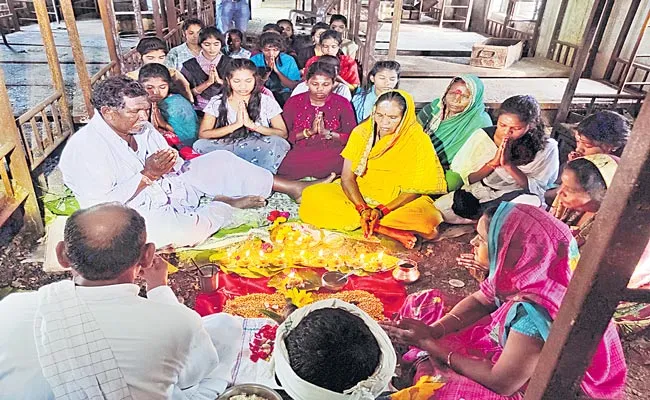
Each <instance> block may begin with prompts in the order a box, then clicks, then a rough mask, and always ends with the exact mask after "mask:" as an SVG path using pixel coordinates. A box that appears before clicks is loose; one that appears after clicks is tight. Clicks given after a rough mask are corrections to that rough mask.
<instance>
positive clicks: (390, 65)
mask: <svg viewBox="0 0 650 400" xmlns="http://www.w3.org/2000/svg"><path fill="white" fill-rule="evenodd" d="M385 70H390V71H395V72H396V73H397V85H395V87H394V89H398V88H399V78H400V76H401V74H402V66H401V65H400V63H398V62H397V61H377V62H376V63H375V65H374V66H373V67H372V69H371V70H370V72H368V80H367V81H366V84H365V85H364V87H363V90H361V92H360V93H361V96H362V97H363V98H362V99H361V104H362V107H363V105H364V104H366V98H367V97H368V94H369V93H370V91H371V90H372V87H373V85H374V83H373V82H372V81H371V80H370V77H374V76H375V75H377V74H378V73H379V72H381V71H385Z"/></svg>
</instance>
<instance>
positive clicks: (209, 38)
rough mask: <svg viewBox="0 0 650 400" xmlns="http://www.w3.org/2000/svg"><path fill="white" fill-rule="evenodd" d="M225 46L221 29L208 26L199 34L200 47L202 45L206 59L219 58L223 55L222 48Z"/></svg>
mask: <svg viewBox="0 0 650 400" xmlns="http://www.w3.org/2000/svg"><path fill="white" fill-rule="evenodd" d="M224 44H225V43H224V39H223V35H222V34H221V32H220V31H219V29H217V28H215V27H214V26H207V27H205V28H203V29H201V32H200V33H199V45H201V50H202V51H203V54H204V55H205V56H206V57H208V58H210V59H214V58H215V57H217V56H218V55H219V54H220V53H221V48H222V47H223V45H224Z"/></svg>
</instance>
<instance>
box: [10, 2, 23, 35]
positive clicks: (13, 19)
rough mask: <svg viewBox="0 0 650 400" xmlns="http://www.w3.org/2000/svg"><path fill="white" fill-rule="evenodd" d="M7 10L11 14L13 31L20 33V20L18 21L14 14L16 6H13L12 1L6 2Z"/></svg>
mask: <svg viewBox="0 0 650 400" xmlns="http://www.w3.org/2000/svg"><path fill="white" fill-rule="evenodd" d="M7 8H8V9H9V12H10V13H11V19H12V21H13V25H14V29H15V30H16V31H20V19H18V15H17V14H16V6H15V4H14V0H7Z"/></svg>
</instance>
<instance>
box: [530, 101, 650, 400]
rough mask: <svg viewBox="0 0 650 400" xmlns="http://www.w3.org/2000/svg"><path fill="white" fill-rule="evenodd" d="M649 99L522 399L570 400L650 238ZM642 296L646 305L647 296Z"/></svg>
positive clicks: (622, 297) (636, 122)
mask: <svg viewBox="0 0 650 400" xmlns="http://www.w3.org/2000/svg"><path fill="white" fill-rule="evenodd" d="M649 131H650V95H649V96H648V97H646V99H645V102H644V104H643V107H642V108H641V112H640V113H639V116H638V118H637V119H636V121H635V123H634V128H633V130H632V135H631V137H630V140H629V141H628V143H627V145H626V146H625V150H624V152H623V156H622V158H621V162H620V163H619V166H618V170H617V171H616V175H615V176H614V181H613V183H612V186H611V187H610V188H609V189H608V190H607V196H606V197H605V200H604V201H603V204H602V205H601V207H600V210H599V211H598V214H597V216H596V220H595V222H594V228H593V229H592V230H591V234H589V240H588V241H587V243H586V244H585V245H584V250H582V249H581V251H580V253H581V255H582V257H581V259H580V262H579V264H578V266H577V268H576V271H575V274H574V276H573V278H571V283H570V284H569V288H568V291H567V294H566V295H565V297H564V300H563V302H562V306H561V307H560V311H559V313H558V315H557V318H555V321H554V322H553V326H552V328H551V333H550V336H549V338H548V340H547V341H546V344H545V345H544V348H543V350H542V354H541V356H540V359H539V362H538V363H537V368H536V370H535V372H534V374H533V376H532V377H531V379H530V381H529V384H528V390H527V391H526V397H525V399H526V400H537V399H548V400H551V399H573V398H576V393H577V391H578V389H579V386H580V381H581V380H582V377H583V375H584V372H585V369H586V368H587V366H588V364H589V362H590V361H591V359H592V357H593V354H594V352H595V350H596V348H597V346H598V344H599V343H600V340H601V337H602V335H603V332H604V331H605V328H606V327H607V325H608V324H609V323H610V321H611V318H612V315H613V314H614V311H615V309H616V307H617V306H618V303H619V301H621V300H623V299H628V298H627V297H626V295H625V294H626V293H629V292H628V291H627V290H626V288H627V285H628V281H629V280H630V277H631V276H632V273H633V272H634V269H635V268H636V265H637V263H638V261H639V259H640V258H641V254H642V253H643V251H644V249H645V247H646V245H647V244H648V239H650V213H649V212H648V209H650V135H648V132H649ZM642 292H645V296H643V298H644V300H645V301H648V291H642Z"/></svg>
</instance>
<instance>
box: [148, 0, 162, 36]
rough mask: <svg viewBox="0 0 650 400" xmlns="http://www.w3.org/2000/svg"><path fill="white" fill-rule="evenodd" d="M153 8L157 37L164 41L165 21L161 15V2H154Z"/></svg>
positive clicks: (154, 0)
mask: <svg viewBox="0 0 650 400" xmlns="http://www.w3.org/2000/svg"><path fill="white" fill-rule="evenodd" d="M151 6H152V7H153V10H152V11H153V23H154V24H155V25H156V36H158V37H159V38H161V39H162V37H163V36H164V33H163V28H164V26H163V20H162V15H161V14H160V0H152V1H151Z"/></svg>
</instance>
